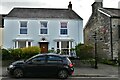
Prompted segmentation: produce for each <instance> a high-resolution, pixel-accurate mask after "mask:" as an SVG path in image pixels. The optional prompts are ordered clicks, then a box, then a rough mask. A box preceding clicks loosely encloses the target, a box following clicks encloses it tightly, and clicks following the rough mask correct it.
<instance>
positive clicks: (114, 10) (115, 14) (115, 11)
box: [100, 8, 120, 17]
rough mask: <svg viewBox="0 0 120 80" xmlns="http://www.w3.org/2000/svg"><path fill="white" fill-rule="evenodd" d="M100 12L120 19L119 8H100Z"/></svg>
mask: <svg viewBox="0 0 120 80" xmlns="http://www.w3.org/2000/svg"><path fill="white" fill-rule="evenodd" d="M100 10H102V11H103V12H105V13H107V14H109V15H111V16H112V17H120V9H118V8H100Z"/></svg>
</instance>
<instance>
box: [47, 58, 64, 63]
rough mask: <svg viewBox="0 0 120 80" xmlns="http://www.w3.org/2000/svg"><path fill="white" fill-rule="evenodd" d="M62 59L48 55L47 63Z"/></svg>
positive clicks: (58, 61)
mask: <svg viewBox="0 0 120 80" xmlns="http://www.w3.org/2000/svg"><path fill="white" fill-rule="evenodd" d="M60 62H62V59H61V58H60V57H58V56H48V63H60Z"/></svg>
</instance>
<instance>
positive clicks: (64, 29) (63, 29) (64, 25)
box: [60, 22, 68, 35]
mask: <svg viewBox="0 0 120 80" xmlns="http://www.w3.org/2000/svg"><path fill="white" fill-rule="evenodd" d="M60 34H61V35H67V34H68V29H67V23H66V22H62V23H61V28H60Z"/></svg>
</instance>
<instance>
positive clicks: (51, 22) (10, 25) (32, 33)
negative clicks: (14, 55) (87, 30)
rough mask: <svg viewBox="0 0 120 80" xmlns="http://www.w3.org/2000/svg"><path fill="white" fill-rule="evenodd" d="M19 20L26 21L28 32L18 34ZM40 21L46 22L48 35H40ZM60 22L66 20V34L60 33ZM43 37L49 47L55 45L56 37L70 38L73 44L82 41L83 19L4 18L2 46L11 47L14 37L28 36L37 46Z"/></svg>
mask: <svg viewBox="0 0 120 80" xmlns="http://www.w3.org/2000/svg"><path fill="white" fill-rule="evenodd" d="M20 21H28V34H27V35H20V34H19V33H20V32H19V30H20ZM40 21H47V22H48V35H40V34H39V32H40V31H39V30H40ZM60 22H68V36H61V35H60ZM42 37H45V38H46V40H47V41H48V42H49V49H51V47H53V46H55V42H54V39H56V38H60V37H61V38H72V39H74V40H75V41H74V44H73V45H74V46H75V45H76V44H78V43H80V42H81V43H83V21H82V20H65V19H61V20H60V19H44V20H43V19H7V18H5V19H4V43H3V47H4V48H13V47H14V41H13V40H14V39H16V38H21V39H22V38H29V39H32V40H33V41H32V45H33V46H38V42H40V41H41V38H42Z"/></svg>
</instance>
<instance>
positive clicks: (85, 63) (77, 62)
mask: <svg viewBox="0 0 120 80" xmlns="http://www.w3.org/2000/svg"><path fill="white" fill-rule="evenodd" d="M71 61H72V63H74V67H94V64H91V63H90V62H88V61H87V60H86V61H83V60H71Z"/></svg>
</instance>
